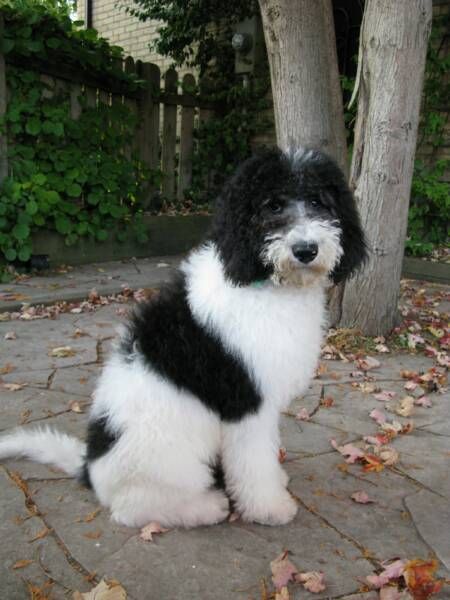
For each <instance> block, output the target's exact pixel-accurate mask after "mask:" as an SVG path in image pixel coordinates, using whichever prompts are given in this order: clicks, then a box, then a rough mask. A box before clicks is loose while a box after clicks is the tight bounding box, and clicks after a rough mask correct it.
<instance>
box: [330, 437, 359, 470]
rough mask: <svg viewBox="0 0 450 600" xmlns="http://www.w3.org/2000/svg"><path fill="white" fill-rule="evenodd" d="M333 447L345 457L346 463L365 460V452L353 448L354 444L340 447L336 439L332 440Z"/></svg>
mask: <svg viewBox="0 0 450 600" xmlns="http://www.w3.org/2000/svg"><path fill="white" fill-rule="evenodd" d="M330 443H331V445H332V446H333V448H334V449H335V450H337V451H338V452H339V453H340V454H342V456H344V457H345V461H346V462H347V463H349V464H353V463H355V462H356V461H357V460H358V459H360V458H364V452H363V451H362V450H361V448H357V447H356V446H353V444H344V445H343V446H339V445H338V444H337V442H336V440H335V439H332V440H330Z"/></svg>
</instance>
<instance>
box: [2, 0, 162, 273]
mask: <svg viewBox="0 0 450 600" xmlns="http://www.w3.org/2000/svg"><path fill="white" fill-rule="evenodd" d="M2 13H3V16H4V18H5V21H6V30H7V35H6V36H5V38H4V40H3V52H5V53H7V54H10V55H11V56H14V58H16V59H17V58H19V59H20V58H24V57H27V58H28V59H29V60H30V61H33V60H35V59H39V60H42V61H46V62H47V63H51V62H55V61H56V60H57V59H58V60H60V61H61V60H63V59H64V61H65V64H69V65H70V64H73V65H74V66H76V67H77V68H79V67H80V66H82V67H84V68H85V69H86V70H89V73H90V75H93V73H95V72H97V71H98V72H102V73H103V74H104V72H107V73H108V74H109V75H110V77H111V78H114V79H118V80H120V81H121V83H122V85H127V86H130V90H135V89H136V88H137V87H138V86H139V85H140V84H139V82H138V81H137V80H135V79H133V78H130V77H128V76H127V75H125V74H124V73H123V72H122V71H118V70H117V69H116V68H115V67H114V59H117V58H119V57H122V50H121V49H119V48H117V47H109V46H108V44H107V42H106V41H105V40H101V39H100V38H98V37H97V34H96V32H94V31H93V30H88V31H82V30H79V29H77V27H76V26H74V25H73V24H72V22H71V21H70V19H69V18H68V17H67V16H64V15H62V16H61V15H57V16H55V15H53V14H50V13H49V12H47V10H46V9H45V6H43V5H41V4H37V5H36V6H34V7H32V8H30V7H28V8H24V9H23V10H22V11H17V10H13V9H11V8H8V7H3V8H2ZM55 49H57V50H56V52H57V55H55ZM7 85H8V88H9V90H10V100H9V102H8V107H7V113H6V116H5V119H4V122H3V123H2V124H1V127H2V128H3V129H5V130H6V132H7V139H8V164H9V177H7V178H6V179H5V180H4V182H3V184H2V187H1V189H0V250H1V252H2V254H3V255H4V257H5V258H6V259H7V260H8V261H15V260H18V261H22V262H26V261H28V260H29V258H30V256H31V254H32V252H33V248H32V242H31V234H32V232H33V231H34V230H36V229H39V228H48V229H54V230H56V231H58V232H59V233H60V234H61V235H63V236H64V237H65V241H66V243H67V244H68V245H70V244H74V243H76V242H77V240H78V239H79V238H80V237H83V236H92V237H94V238H96V239H97V240H99V241H101V240H105V239H107V237H108V236H109V235H111V232H112V231H114V230H116V231H119V232H120V233H119V234H118V238H119V239H123V237H124V233H123V232H124V231H125V230H133V229H134V233H135V235H136V236H137V237H138V239H139V240H141V241H145V239H146V234H145V231H144V227H143V224H142V220H141V218H140V217H141V213H142V202H141V201H140V200H141V196H142V191H143V188H144V185H146V183H147V182H148V181H149V179H150V176H155V174H151V173H149V172H148V170H147V169H145V168H144V166H143V164H142V163H141V162H140V161H139V160H137V158H135V157H130V156H129V155H127V154H126V153H125V152H124V150H125V148H126V147H127V146H129V144H130V143H131V140H132V136H133V133H134V128H135V118H134V117H133V116H132V114H131V113H130V111H129V110H128V109H127V107H125V106H124V105H122V104H119V103H114V104H113V106H107V105H105V104H100V105H99V107H98V108H89V107H87V106H85V105H84V104H83V103H84V100H83V97H80V101H81V103H82V112H81V115H80V117H79V118H78V119H77V120H73V119H72V118H71V117H70V114H69V112H70V109H69V107H70V98H69V92H68V90H67V89H63V90H62V91H61V90H59V91H57V90H52V89H51V88H49V84H48V83H46V82H45V81H43V80H41V78H40V77H39V73H38V72H36V71H34V70H33V71H32V70H27V69H24V68H16V67H13V66H11V65H8V67H7Z"/></svg>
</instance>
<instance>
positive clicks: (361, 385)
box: [352, 381, 377, 394]
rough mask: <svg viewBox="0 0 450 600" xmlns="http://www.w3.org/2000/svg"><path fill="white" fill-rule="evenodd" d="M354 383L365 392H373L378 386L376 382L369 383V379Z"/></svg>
mask: <svg viewBox="0 0 450 600" xmlns="http://www.w3.org/2000/svg"><path fill="white" fill-rule="evenodd" d="M352 385H356V386H357V387H359V389H360V390H361V391H362V392H364V393H365V394H372V393H373V392H375V391H376V390H377V386H376V385H375V384H374V383H369V382H368V381H364V382H363V383H354V384H352Z"/></svg>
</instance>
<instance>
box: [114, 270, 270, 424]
mask: <svg viewBox="0 0 450 600" xmlns="http://www.w3.org/2000/svg"><path fill="white" fill-rule="evenodd" d="M136 351H137V352H138V353H139V354H141V355H142V357H143V359H144V361H145V362H146V363H147V364H148V365H149V367H151V368H152V369H154V370H155V371H157V372H159V373H160V374H161V375H162V376H163V377H165V378H166V379H167V380H169V381H170V382H172V383H174V384H175V385H176V386H178V387H179V388H184V389H186V390H188V391H189V392H191V393H192V394H193V395H194V396H196V397H197V398H199V399H200V400H201V402H203V404H204V405H205V406H207V407H208V408H210V409H211V410H212V411H214V412H215V413H217V414H218V415H219V416H220V417H221V419H223V420H224V421H238V420H240V419H242V417H244V416H245V415H247V414H249V413H254V412H256V411H257V409H258V407H259V405H260V403H261V398H260V395H259V392H258V390H257V389H256V387H255V385H254V384H253V382H252V381H251V379H250V377H249V375H248V373H247V371H246V369H245V368H244V366H243V365H242V364H241V363H240V361H239V360H238V359H237V358H235V357H234V356H233V355H231V354H230V353H228V352H227V351H226V350H225V348H224V347H223V345H222V343H221V342H220V340H219V339H216V338H215V337H214V336H213V335H211V334H210V333H208V332H207V331H205V329H203V328H202V327H201V326H200V325H199V324H198V323H197V322H196V321H195V320H194V319H193V317H192V314H191V311H190V308H189V305H188V302H187V297H186V290H185V285H184V278H183V276H181V275H180V276H179V277H178V278H177V279H176V280H175V281H174V282H173V284H171V285H169V286H166V287H164V288H163V289H162V290H161V293H160V295H159V296H157V297H156V298H154V299H152V300H150V301H148V302H146V303H143V304H141V305H139V307H138V308H137V310H136V312H135V313H134V315H133V316H132V318H131V320H130V322H129V324H128V335H127V336H126V337H125V339H124V340H123V342H122V346H121V352H122V354H123V355H124V356H125V357H126V358H128V359H130V358H132V355H133V353H134V352H136Z"/></svg>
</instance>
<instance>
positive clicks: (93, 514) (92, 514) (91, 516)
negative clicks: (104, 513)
mask: <svg viewBox="0 0 450 600" xmlns="http://www.w3.org/2000/svg"><path fill="white" fill-rule="evenodd" d="M101 510H102V509H101V508H96V509H95V510H93V511H92V512H90V513H89V514H87V515H86V516H85V517H83V521H84V522H85V523H90V522H91V521H93V520H94V519H95V517H96V516H97V515H98V514H99V513H100V511H101Z"/></svg>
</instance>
